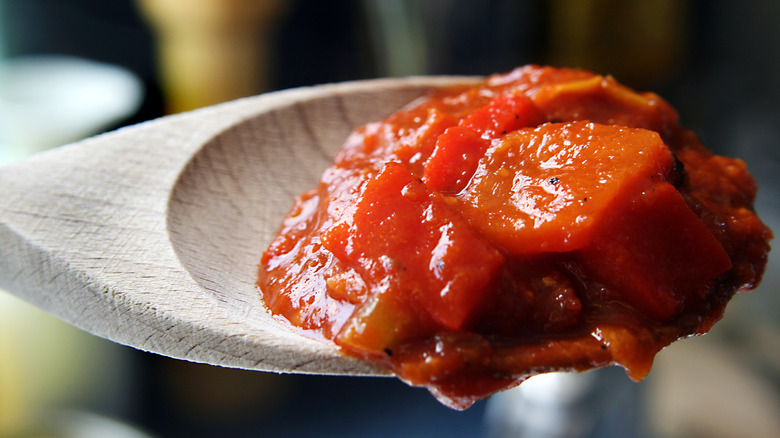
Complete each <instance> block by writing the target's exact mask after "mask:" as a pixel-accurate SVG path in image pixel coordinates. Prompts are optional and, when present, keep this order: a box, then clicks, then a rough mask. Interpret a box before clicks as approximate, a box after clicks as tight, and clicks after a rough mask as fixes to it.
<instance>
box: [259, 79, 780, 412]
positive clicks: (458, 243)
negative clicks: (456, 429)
mask: <svg viewBox="0 0 780 438" xmlns="http://www.w3.org/2000/svg"><path fill="white" fill-rule="evenodd" d="M755 194H756V184H755V183H754V181H753V179H752V177H751V176H750V175H749V174H748V173H747V171H746V168H745V164H744V163H743V162H741V161H739V160H735V159H731V158H725V157H721V156H717V155H713V154H712V153H711V152H709V151H708V150H707V149H705V148H704V147H703V146H702V145H701V144H700V142H699V140H698V139H697V137H696V135H694V134H693V133H692V132H691V131H689V130H686V129H683V128H682V127H680V125H679V123H678V117H677V115H676V113H675V111H674V110H673V109H672V108H671V107H670V106H669V105H668V104H667V103H666V102H665V101H664V100H663V99H661V98H660V97H659V96H657V95H655V94H652V93H637V92H635V91H632V90H631V89H629V88H627V87H625V86H622V85H620V84H619V83H617V82H616V81H615V80H614V79H613V78H611V77H604V76H599V75H595V74H592V73H589V72H586V71H582V70H573V69H554V68H549V67H537V66H526V67H521V68H518V69H516V70H514V71H512V72H509V73H506V74H500V75H493V76H490V77H488V78H486V79H485V80H484V81H483V82H481V83H479V84H477V85H475V86H471V87H468V88H457V89H447V90H440V91H436V92H433V93H432V94H430V95H428V96H426V97H424V98H421V99H419V100H417V101H415V102H413V103H412V104H410V105H409V106H408V107H407V108H404V109H403V110H401V111H399V112H397V113H396V114H394V115H392V116H390V117H389V118H388V119H386V120H384V121H380V122H375V123H369V124H367V125H365V126H363V127H361V128H358V129H357V130H355V131H354V132H353V133H352V135H351V136H350V137H349V138H348V139H347V141H346V144H345V146H344V148H343V150H342V151H341V152H340V153H339V154H338V156H337V157H336V159H335V163H334V164H333V165H332V166H331V167H330V168H329V169H327V171H325V173H324V175H323V176H322V179H321V182H320V184H319V186H318V187H316V188H315V189H313V190H311V191H309V192H307V193H304V194H302V195H301V196H300V197H298V198H297V200H296V201H295V204H294V207H293V208H292V211H291V212H290V213H289V215H288V216H287V217H286V218H285V219H284V222H283V224H282V228H281V231H280V233H279V235H278V237H277V238H276V239H275V240H274V241H273V242H272V243H271V245H270V247H269V248H268V249H267V250H266V251H265V253H264V254H263V256H262V261H261V264H260V269H259V280H258V285H259V287H260V289H261V291H262V295H263V298H264V300H265V303H266V305H267V307H268V308H269V310H270V311H271V312H272V313H273V314H274V315H276V316H277V317H279V318H282V319H284V320H286V321H287V322H289V324H291V325H292V326H295V327H297V328H298V329H302V331H303V332H304V333H308V334H310V335H311V336H314V337H317V338H320V339H325V340H328V341H330V342H333V343H335V344H336V345H337V346H339V347H340V348H341V349H342V350H343V351H344V352H346V353H347V354H351V355H356V356H359V357H362V358H365V359H367V360H370V361H374V362H376V363H379V364H383V365H385V366H387V367H389V368H390V369H391V370H392V371H393V372H394V373H395V374H396V375H397V376H398V377H399V378H401V379H402V380H404V381H405V382H407V383H409V384H411V385H421V386H425V387H427V388H428V389H429V390H430V391H431V393H432V394H433V395H434V396H436V397H437V398H438V399H439V400H440V401H441V402H442V403H444V404H446V405H448V406H450V407H453V408H456V409H464V408H466V407H468V406H470V405H471V404H472V403H474V402H475V401H476V400H479V399H481V398H484V397H487V396H488V395H490V394H491V393H493V392H495V391H498V390H502V389H506V388H510V387H513V386H515V385H518V384H519V383H521V382H522V381H523V380H525V379H527V378H528V377H530V376H532V375H535V374H539V373H544V372H551V371H561V370H576V371H584V370H587V369H592V368H597V367H603V366H607V365H620V366H622V367H624V368H625V369H626V371H627V373H628V375H629V377H630V378H632V379H634V380H640V379H642V378H643V377H645V375H646V374H647V373H648V372H649V370H650V367H651V365H652V361H653V358H654V356H655V354H656V353H657V352H658V351H660V350H661V349H662V348H663V347H665V346H666V345H668V344H670V343H671V342H673V341H675V340H677V339H679V338H681V337H686V336H689V335H694V334H702V333H705V332H706V331H708V330H709V329H710V327H711V326H712V324H713V323H715V322H716V321H717V320H718V319H719V318H720V317H721V316H722V314H723V311H724V308H725V306H726V303H727V302H728V301H729V299H730V298H731V297H732V295H733V294H734V293H735V292H742V291H747V290H750V289H753V288H754V287H756V286H757V284H758V282H759V281H760V278H761V275H762V273H763V270H764V267H765V264H766V258H767V253H768V251H769V245H768V241H769V240H770V239H771V237H772V235H771V232H770V230H769V229H768V228H767V227H766V226H764V224H763V223H762V222H761V221H760V220H759V218H758V217H757V216H756V214H755V212H754V210H753V205H752V203H753V199H754V197H755Z"/></svg>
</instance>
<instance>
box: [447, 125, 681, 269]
mask: <svg viewBox="0 0 780 438" xmlns="http://www.w3.org/2000/svg"><path fill="white" fill-rule="evenodd" d="M673 168H674V158H673V157H672V154H671V153H670V151H669V148H668V147H666V145H665V144H664V143H663V141H661V138H660V137H659V136H658V134H657V133H655V132H653V131H647V130H644V129H634V128H626V127H619V126H611V125H600V124H596V123H588V122H572V123H548V124H544V125H541V126H539V127H538V128H535V129H522V130H519V131H516V132H515V133H512V134H510V135H507V136H506V137H504V138H502V139H500V140H498V141H496V142H494V143H493V145H492V146H491V147H490V148H489V149H488V151H487V152H486V155H485V156H484V157H483V158H482V160H481V161H480V163H479V167H478V169H477V171H476V173H475V175H474V177H473V178H472V179H471V183H470V184H469V185H468V187H466V188H465V189H464V190H463V192H461V194H459V195H458V196H457V197H458V200H459V201H460V207H461V208H462V211H463V214H464V216H465V217H466V218H468V220H469V221H470V223H471V224H472V225H473V226H475V227H476V228H477V229H478V230H479V232H480V233H481V234H482V235H483V236H486V237H487V238H488V239H489V240H490V241H491V242H493V244H494V245H496V246H497V247H499V248H501V249H503V250H505V251H507V252H508V253H510V254H530V253H539V252H553V251H560V252H563V251H572V250H576V249H579V248H582V247H584V246H586V245H587V244H588V243H589V241H590V234H591V232H592V230H593V227H594V225H595V224H597V223H598V221H599V220H600V219H601V218H602V217H604V216H605V215H608V214H612V212H611V211H610V207H611V205H612V204H613V202H614V201H615V199H617V198H619V197H623V196H626V195H627V194H629V195H630V194H633V193H635V192H638V191H641V190H642V189H643V188H644V187H645V186H647V185H649V184H650V183H651V182H652V181H653V180H656V179H658V180H660V179H663V178H665V176H666V175H667V174H668V173H669V172H670V171H671V170H672V169H673Z"/></svg>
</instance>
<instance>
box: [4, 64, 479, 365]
mask: <svg viewBox="0 0 780 438" xmlns="http://www.w3.org/2000/svg"><path fill="white" fill-rule="evenodd" d="M474 80H475V79H473V78H457V77H449V78H446V77H428V78H405V79H382V80H373V81H361V82H351V83H343V84H333V85H323V86H317V87H310V88H300V89H293V90H287V91H281V92H276V93H269V94H265V95H260V96H256V97H252V98H246V99H241V100H237V101H233V102H229V103H225V104H220V105H216V106H212V107H208V108H204V109H201V110H196V111H192V112H188V113H183V114H179V115H174V116H168V117H164V118H161V119H158V120H154V121H150V122H146V123H142V124H140V125H135V126H131V127H128V128H124V129H120V130H118V131H114V132H111V133H108V134H104V135H100V136H97V137H93V138H90V139H87V140H84V141H81V142H78V143H75V144H72V145H69V146H64V147H61V148H58V149H55V150H52V151H49V152H46V153H43V154H40V155H37V156H34V157H32V158H30V159H28V160H26V161H23V162H21V163H18V164H15V165H11V166H8V167H5V168H2V169H0V193H2V197H1V198H0V288H3V289H6V290H8V291H10V292H12V293H14V294H16V295H18V296H19V297H21V298H22V299H24V300H27V301H29V302H30V303H32V304H34V305H36V306H38V307H40V308H41V309H43V310H45V311H47V312H49V313H51V314H53V315H55V316H57V317H59V318H61V319H63V320H64V321H66V322H68V323H70V324H73V325H75V326H76V327H79V328H81V329H83V330H86V331H88V332H90V333H93V334H95V335H98V336H101V337H104V338H108V339H110V340H112V341H115V342H118V343H121V344H125V345H129V346H132V347H136V348H139V349H141V350H146V351H150V352H154V353H159V354H162V355H166V356H171V357H174V358H179V359H186V360H189V361H195V362H204V363H209V364H214V365H222V366H228V367H236V368H244V369H255V370H264V371H274V372H294V373H316V374H353V375H384V374H387V372H386V371H385V370H382V369H378V368H377V367H374V366H372V365H371V364H369V363H366V362H364V361H361V360H357V359H355V358H352V357H349V356H345V355H344V354H342V353H340V352H339V350H338V349H336V348H335V347H334V346H332V345H330V344H326V343H324V342H319V341H315V340H312V339H309V338H306V337H304V336H302V335H300V334H297V333H295V332H293V331H292V330H290V329H288V328H287V327H285V325H284V324H282V323H280V322H278V321H277V320H275V319H273V318H272V317H271V316H269V314H268V313H267V311H266V309H265V307H264V306H263V303H262V300H261V297H260V295H259V292H258V290H257V289H256V286H255V279H256V274H257V272H256V269H257V263H258V262H259V259H260V254H261V253H262V251H263V250H264V249H265V247H266V246H267V245H268V243H269V242H270V240H271V239H272V238H273V236H274V233H275V232H276V230H277V229H278V227H279V225H280V223H281V219H282V217H283V216H284V215H285V214H286V213H287V210H288V209H289V208H290V206H291V205H292V200H293V199H294V197H295V196H297V195H298V194H299V193H300V192H302V191H304V190H307V189H309V188H313V187H315V186H316V184H317V182H318V180H319V176H320V173H321V172H322V171H323V170H324V169H325V168H326V167H327V166H328V165H329V164H330V162H331V158H332V157H333V155H334V154H335V153H336V151H337V150H338V149H339V148H340V147H341V145H342V144H343V142H344V140H345V139H346V137H347V135H348V134H349V132H350V131H351V130H352V129H353V128H355V127H356V126H359V125H361V124H363V123H366V122H369V121H372V120H379V119H382V118H384V117H385V116H387V115H388V114H390V113H391V112H393V111H395V110H397V109H399V108H400V107H402V106H403V105H404V104H406V103H408V102H410V101H411V100H413V99H414V98H416V97H418V96H420V95H421V94H423V93H424V92H425V91H427V90H430V89H431V88H434V87H443V86H450V85H456V84H465V83H468V82H472V81H474Z"/></svg>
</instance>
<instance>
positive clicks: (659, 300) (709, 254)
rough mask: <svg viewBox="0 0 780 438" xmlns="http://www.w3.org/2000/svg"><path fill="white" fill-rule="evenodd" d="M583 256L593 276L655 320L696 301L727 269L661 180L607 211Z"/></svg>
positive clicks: (716, 247)
mask: <svg viewBox="0 0 780 438" xmlns="http://www.w3.org/2000/svg"><path fill="white" fill-rule="evenodd" d="M582 255H583V257H582V259H583V264H584V266H586V267H587V268H588V269H589V270H591V272H592V273H593V274H594V275H595V276H596V277H597V279H598V281H600V282H602V283H604V284H607V285H609V286H610V287H613V288H615V290H620V291H623V298H625V299H626V301H628V302H629V303H631V304H632V305H634V306H635V307H636V308H637V309H638V310H639V311H641V312H643V313H645V314H647V315H648V316H651V317H653V318H658V319H667V318H670V317H672V316H674V315H676V314H677V313H678V312H679V310H680V309H681V307H682V306H683V305H684V304H685V303H686V302H687V301H689V300H691V299H693V300H701V299H702V298H703V296H704V294H705V293H706V291H707V284H708V282H709V281H710V280H712V279H713V278H715V277H716V276H718V275H720V274H722V273H723V272H725V271H726V270H728V269H729V268H731V261H730V260H729V256H728V254H726V251H724V249H723V246H722V245H721V244H720V242H718V241H717V240H716V239H715V237H714V236H713V235H712V233H710V232H709V230H708V229H707V227H706V226H705V224H704V222H702V220H701V219H699V217H698V216H696V214H695V213H694V212H693V211H692V210H691V209H690V208H688V205H686V203H685V200H684V199H683V197H682V196H681V195H680V193H679V192H678V191H677V190H676V189H675V188H674V186H672V185H671V184H669V183H666V182H658V183H655V184H653V185H651V186H650V187H648V188H647V189H646V190H644V191H643V192H642V193H640V194H639V195H638V196H636V197H634V198H632V199H630V200H629V202H626V206H625V207H624V208H621V209H619V210H618V209H615V211H614V212H613V213H612V214H610V215H608V216H607V217H606V218H605V219H604V221H603V222H602V223H601V224H600V226H599V229H598V231H597V233H595V235H594V237H593V245H591V246H589V247H587V248H586V249H585V250H584V251H583V253H582Z"/></svg>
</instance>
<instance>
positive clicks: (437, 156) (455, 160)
mask: <svg viewBox="0 0 780 438" xmlns="http://www.w3.org/2000/svg"><path fill="white" fill-rule="evenodd" d="M489 144H490V143H489V142H488V140H486V139H484V138H482V137H480V136H479V134H477V133H476V132H474V131H472V130H469V129H466V128H463V127H460V126H453V127H451V128H448V129H447V130H446V131H444V134H442V135H441V136H440V137H439V139H438V140H437V141H436V148H435V149H434V151H433V154H432V155H431V157H430V158H429V159H428V161H427V162H426V163H425V173H424V174H423V181H424V182H425V185H426V186H427V187H428V188H429V189H431V190H434V191H438V192H442V193H457V192H459V191H461V190H462V189H463V188H464V187H466V184H468V182H469V179H471V176H472V175H473V174H474V171H475V170H477V165H478V164H479V160H480V158H482V156H483V155H484V153H485V150H486V149H487V148H488V145H489Z"/></svg>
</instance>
